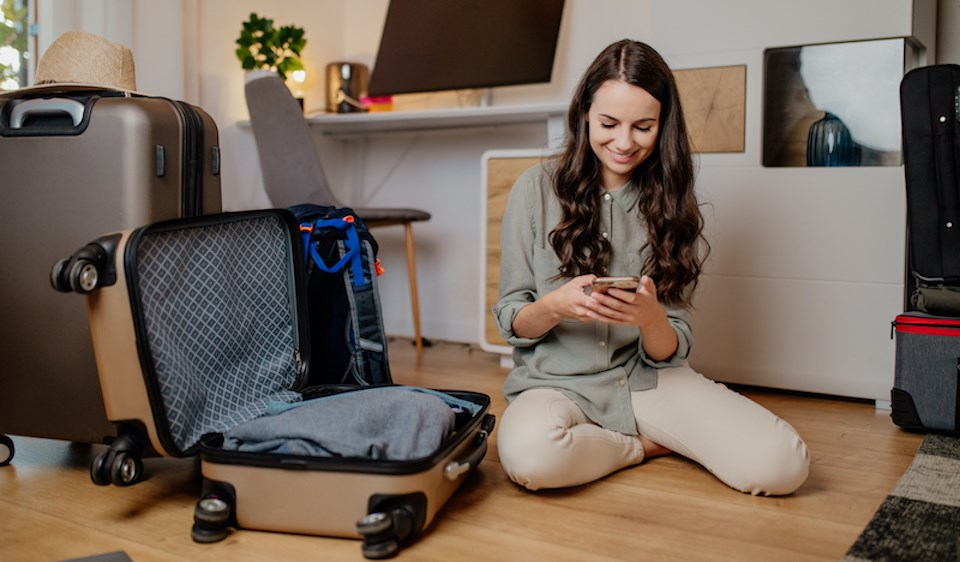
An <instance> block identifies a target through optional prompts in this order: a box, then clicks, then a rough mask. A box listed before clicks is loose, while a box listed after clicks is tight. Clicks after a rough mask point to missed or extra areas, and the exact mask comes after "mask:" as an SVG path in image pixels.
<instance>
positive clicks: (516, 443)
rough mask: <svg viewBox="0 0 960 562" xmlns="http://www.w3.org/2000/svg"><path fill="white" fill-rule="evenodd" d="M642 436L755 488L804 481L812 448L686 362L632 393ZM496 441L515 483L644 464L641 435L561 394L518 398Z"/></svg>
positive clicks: (577, 479)
mask: <svg viewBox="0 0 960 562" xmlns="http://www.w3.org/2000/svg"><path fill="white" fill-rule="evenodd" d="M631 400H632V403H633V411H634V414H635V415H636V418H637V429H638V430H639V432H640V434H641V435H643V436H644V437H646V438H648V439H650V440H651V441H653V442H654V443H658V444H660V445H662V446H664V447H666V448H668V449H670V450H672V451H675V452H677V453H679V454H681V455H683V456H685V457H687V458H689V459H691V460H694V461H696V462H697V463H699V464H701V465H703V466H704V467H705V468H706V469H707V470H709V471H710V472H712V473H713V474H714V475H716V476H717V478H719V479H720V480H722V481H723V482H724V483H725V484H727V485H728V486H730V487H731V488H734V489H736V490H740V491H741V492H748V493H751V494H754V495H756V494H769V495H782V494H789V493H791V492H793V491H794V490H796V489H797V488H798V487H800V485H801V484H802V483H803V481H804V480H806V478H807V471H808V469H809V464H810V460H809V456H808V454H807V447H806V445H805V444H804V442H803V440H802V439H800V436H799V435H797V432H796V431H795V430H794V429H793V428H792V427H791V426H790V424H788V423H787V422H785V421H783V420H781V419H780V418H778V417H777V416H775V415H773V414H772V413H771V412H769V411H768V410H766V409H765V408H763V407H762V406H760V405H759V404H757V403H755V402H753V401H752V400H750V399H748V398H746V397H744V396H742V395H740V394H738V393H736V392H734V391H732V390H730V389H728V388H727V387H726V386H724V385H722V384H719V383H716V382H713V381H711V380H709V379H707V378H705V377H703V376H702V375H700V374H699V373H696V372H695V371H693V370H692V369H690V368H688V367H676V368H671V369H662V370H660V372H659V376H658V383H657V388H655V389H651V390H644V391H640V392H633V393H631ZM502 418H503V419H502V420H501V421H500V424H499V426H500V427H499V433H498V437H497V447H498V449H499V452H500V462H501V464H502V466H503V469H504V470H505V471H506V473H507V475H508V476H509V477H510V479H511V480H513V481H514V482H516V483H518V484H520V485H522V486H524V487H526V488H529V489H531V490H538V489H541V488H562V487H567V486H576V485H579V484H584V483H587V482H592V481H594V480H597V479H599V478H602V477H604V476H606V475H608V474H610V473H612V472H615V471H617V470H619V469H621V468H624V467H627V466H631V465H635V464H639V463H640V462H642V461H643V447H642V446H641V445H640V439H639V437H637V436H630V435H624V434H622V433H617V432H615V431H610V430H607V429H603V428H602V427H600V426H598V425H596V424H594V423H593V422H591V421H590V420H589V419H587V417H586V416H585V415H584V414H583V412H582V411H581V410H580V408H578V407H577V406H576V404H574V403H573V401H571V400H570V399H568V398H567V397H566V396H564V395H563V393H561V392H560V391H559V390H555V389H549V388H534V389H530V390H527V391H525V392H523V393H522V394H520V396H518V397H517V398H516V399H514V400H513V402H511V403H510V405H509V406H508V407H507V409H506V411H505V412H504V414H503V416H502Z"/></svg>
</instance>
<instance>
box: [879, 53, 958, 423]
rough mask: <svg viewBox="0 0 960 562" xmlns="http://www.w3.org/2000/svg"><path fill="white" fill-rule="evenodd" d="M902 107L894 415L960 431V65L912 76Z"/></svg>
mask: <svg viewBox="0 0 960 562" xmlns="http://www.w3.org/2000/svg"><path fill="white" fill-rule="evenodd" d="M900 104H901V119H902V127H903V159H904V173H905V179H906V195H907V249H906V250H907V251H906V275H905V280H904V293H905V294H904V301H905V302H904V310H905V313H904V314H902V315H899V316H898V317H897V319H896V320H895V321H894V333H895V334H896V373H895V377H894V386H893V390H892V392H891V403H892V414H891V415H892V417H893V421H894V422H895V423H896V424H897V425H899V426H901V427H904V428H907V429H912V430H918V431H924V430H933V431H943V432H960V65H955V64H941V65H933V66H926V67H921V68H917V69H914V70H912V71H910V72H908V73H907V74H906V76H904V78H903V80H902V82H901V85H900Z"/></svg>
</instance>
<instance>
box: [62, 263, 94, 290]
mask: <svg viewBox="0 0 960 562" xmlns="http://www.w3.org/2000/svg"><path fill="white" fill-rule="evenodd" d="M67 279H68V280H69V282H70V288H71V289H72V290H73V292H75V293H79V294H81V295H83V294H86V293H89V292H90V291H92V290H94V289H96V288H97V282H98V281H99V280H100V270H99V269H97V266H96V264H94V263H93V262H92V261H89V260H85V259H78V260H75V261H74V262H73V263H71V264H70V270H69V271H68V272H67Z"/></svg>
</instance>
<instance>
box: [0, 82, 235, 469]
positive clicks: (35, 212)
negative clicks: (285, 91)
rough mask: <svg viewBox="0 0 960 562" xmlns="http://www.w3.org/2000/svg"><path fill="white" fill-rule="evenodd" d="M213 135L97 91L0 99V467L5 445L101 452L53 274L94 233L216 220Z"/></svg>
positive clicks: (97, 402) (159, 110)
mask: <svg viewBox="0 0 960 562" xmlns="http://www.w3.org/2000/svg"><path fill="white" fill-rule="evenodd" d="M218 136H219V135H218V129H217V125H216V123H215V122H214V121H213V119H212V118H211V117H210V116H209V115H208V114H207V113H206V112H204V111H203V110H202V109H200V108H198V107H195V106H191V105H190V104H187V103H184V102H180V101H175V100H169V99H165V98H157V97H149V96H143V95H131V94H127V93H124V92H118V91H112V90H103V89H99V88H95V87H81V86H63V87H60V86H48V87H45V88H42V89H39V90H25V91H12V92H6V93H4V94H0V170H2V172H0V174H2V180H0V192H2V202H0V237H2V238H3V241H4V242H3V244H0V263H2V264H3V266H2V267H0V294H2V295H3V313H2V314H0V341H2V342H3V344H2V345H0V364H2V365H3V376H2V377H0V432H2V433H0V466H2V465H4V464H7V463H8V462H10V461H11V460H12V458H13V448H12V447H13V441H12V440H11V439H10V438H9V437H8V436H7V435H4V434H13V435H25V436H30V437H44V438H53V439H64V440H68V441H74V442H78V443H101V442H105V441H109V440H110V439H112V438H113V436H114V432H113V427H112V426H111V424H110V423H109V422H108V420H107V419H106V416H105V415H104V410H103V402H102V399H101V397H100V388H99V385H98V384H97V371H96V366H95V363H94V357H93V349H92V347H91V345H90V335H89V333H87V328H86V312H85V311H84V307H83V304H82V302H80V301H79V300H77V299H70V298H66V297H63V296H62V295H57V294H55V293H53V292H52V291H50V284H49V282H48V278H49V272H50V264H52V263H53V262H54V261H56V260H57V259H58V258H59V257H62V256H63V255H64V254H66V253H69V252H71V251H73V250H74V249H75V248H77V247H78V246H80V245H82V244H84V243H85V242H86V241H88V240H90V239H92V238H93V237H95V236H98V235H99V234H101V233H103V232H111V231H115V230H122V229H130V228H136V227H138V226H141V225H144V224H148V223H151V222H157V221H160V220H165V219H172V218H176V217H181V216H193V215H200V214H209V213H214V212H220V210H221V206H220V159H219V147H218V144H219V142H218Z"/></svg>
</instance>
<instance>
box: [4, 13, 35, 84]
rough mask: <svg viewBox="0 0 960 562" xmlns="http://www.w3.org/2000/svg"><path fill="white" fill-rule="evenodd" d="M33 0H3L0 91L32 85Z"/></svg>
mask: <svg viewBox="0 0 960 562" xmlns="http://www.w3.org/2000/svg"><path fill="white" fill-rule="evenodd" d="M29 1H30V0H0V90H15V89H17V88H19V87H21V86H26V85H28V81H29V77H30V64H29V63H30V46H29V45H30V41H29V29H30V27H29V22H30V20H29V12H30V9H29V4H28V2H29Z"/></svg>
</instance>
